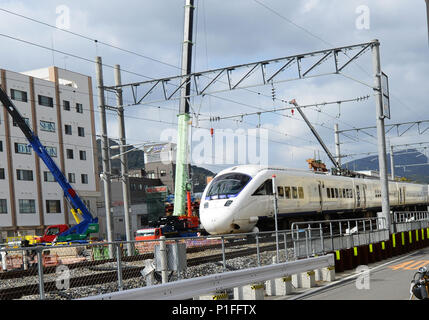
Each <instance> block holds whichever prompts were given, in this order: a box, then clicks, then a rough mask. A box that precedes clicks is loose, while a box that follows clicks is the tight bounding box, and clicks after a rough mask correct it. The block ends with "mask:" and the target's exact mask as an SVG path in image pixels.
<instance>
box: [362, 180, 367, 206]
mask: <svg viewBox="0 0 429 320" xmlns="http://www.w3.org/2000/svg"><path fill="white" fill-rule="evenodd" d="M362 192H363V205H362V208H364V209H365V208H366V185H364V184H363V185H362Z"/></svg>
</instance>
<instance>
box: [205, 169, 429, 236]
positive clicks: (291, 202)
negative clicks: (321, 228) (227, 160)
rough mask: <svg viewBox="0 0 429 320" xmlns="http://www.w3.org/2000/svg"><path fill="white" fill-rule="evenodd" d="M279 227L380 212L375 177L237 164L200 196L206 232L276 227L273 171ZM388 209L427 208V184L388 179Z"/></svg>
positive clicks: (217, 232)
mask: <svg viewBox="0 0 429 320" xmlns="http://www.w3.org/2000/svg"><path fill="white" fill-rule="evenodd" d="M273 175H275V176H276V179H275V184H276V187H277V193H278V221H279V229H284V228H287V227H288V226H287V223H290V222H291V221H293V220H294V219H295V220H303V219H309V220H310V219H311V220H323V219H327V218H333V217H334V218H342V217H344V216H347V217H348V216H350V217H362V216H374V215H376V213H377V212H380V211H381V186H380V181H379V179H377V178H373V177H367V178H352V177H344V176H336V175H331V174H325V173H319V172H313V171H308V170H299V169H286V168H267V167H261V166H256V165H243V166H236V167H232V168H229V169H226V170H223V171H221V172H219V173H218V174H217V175H216V177H215V178H214V179H213V180H212V181H211V182H210V183H209V184H208V185H207V187H206V189H205V190H204V193H203V195H202V198H201V204H200V220H201V224H202V226H203V227H204V229H205V230H206V231H207V232H208V233H210V234H225V233H241V232H251V231H254V230H255V228H258V229H259V230H273V229H274V205H273V199H274V197H273V188H272V176H273ZM389 200H390V206H391V209H392V210H404V209H407V208H408V209H413V210H414V209H417V208H419V209H421V208H424V209H426V208H427V203H428V185H424V184H416V183H405V182H394V181H389Z"/></svg>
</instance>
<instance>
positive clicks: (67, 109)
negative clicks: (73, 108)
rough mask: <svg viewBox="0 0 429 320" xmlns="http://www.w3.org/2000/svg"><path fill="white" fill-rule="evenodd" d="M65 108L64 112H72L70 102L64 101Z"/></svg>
mask: <svg viewBox="0 0 429 320" xmlns="http://www.w3.org/2000/svg"><path fill="white" fill-rule="evenodd" d="M63 107H64V110H66V111H70V101H67V100H63Z"/></svg>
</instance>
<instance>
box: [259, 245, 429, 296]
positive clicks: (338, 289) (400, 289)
mask: <svg viewBox="0 0 429 320" xmlns="http://www.w3.org/2000/svg"><path fill="white" fill-rule="evenodd" d="M423 266H429V248H425V249H420V250H417V251H414V252H411V253H407V254H404V255H402V256H396V257H393V258H390V259H387V260H384V261H379V262H377V263H373V264H369V265H368V266H366V267H365V266H364V267H362V268H359V267H358V268H359V269H357V270H349V271H347V272H343V273H337V274H336V280H335V281H334V282H330V283H328V282H317V287H315V288H312V289H296V291H295V292H294V293H293V294H291V295H288V296H284V297H266V299H267V300H295V299H296V300H408V299H409V298H410V293H409V290H410V284H411V280H412V278H413V275H414V274H415V272H416V271H417V270H418V269H419V268H420V267H423ZM365 270H367V271H368V272H367V273H364V272H363V271H365Z"/></svg>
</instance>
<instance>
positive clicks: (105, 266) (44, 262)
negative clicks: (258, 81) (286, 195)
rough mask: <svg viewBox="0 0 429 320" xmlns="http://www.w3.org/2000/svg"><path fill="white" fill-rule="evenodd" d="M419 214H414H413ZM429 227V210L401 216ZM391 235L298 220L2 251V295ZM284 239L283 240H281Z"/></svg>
mask: <svg viewBox="0 0 429 320" xmlns="http://www.w3.org/2000/svg"><path fill="white" fill-rule="evenodd" d="M413 217H414V218H413ZM393 221H394V222H395V224H396V227H400V228H403V229H404V230H405V229H407V230H413V229H412V228H416V229H417V228H422V227H428V221H429V215H428V213H426V214H422V213H415V214H414V215H405V214H403V213H398V214H397V215H396V216H395V220H393ZM388 238H389V230H388V229H387V228H386V227H385V223H384V220H383V219H382V218H368V219H351V220H334V221H312V222H311V223H294V224H293V225H292V228H291V230H283V231H279V232H278V233H277V236H276V232H259V233H249V234H237V235H224V236H217V237H214V236H209V237H198V238H195V237H194V238H177V239H164V240H145V241H132V242H114V243H107V242H98V243H90V244H79V245H57V246H40V247H30V248H7V247H5V248H2V249H1V250H0V255H1V258H2V259H1V271H0V300H8V299H76V298H84V297H89V296H94V295H100V294H104V293H109V292H116V291H121V290H127V289H132V288H139V287H144V286H148V285H156V284H161V283H165V282H172V281H176V280H183V279H190V278H195V277H200V276H206V275H209V274H216V273H224V272H228V271H236V270H241V269H246V268H252V267H260V266H265V265H270V264H273V263H276V262H279V263H282V262H289V261H294V260H297V259H300V258H304V257H311V256H315V255H322V254H324V253H327V252H332V251H335V250H340V249H345V248H351V247H353V246H359V245H364V244H370V243H376V242H380V241H384V240H386V239H388ZM276 240H278V241H276Z"/></svg>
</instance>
